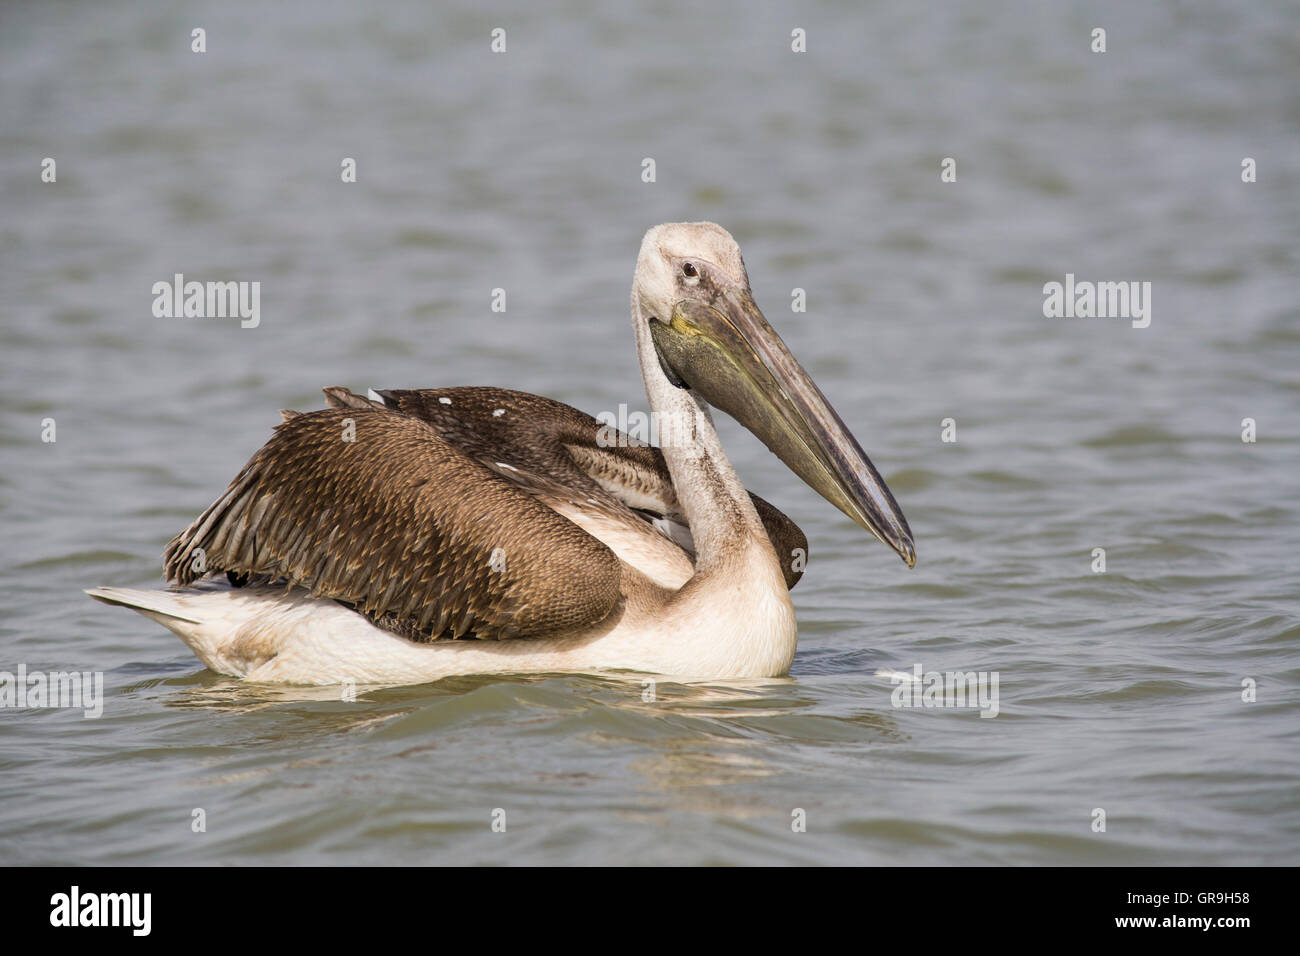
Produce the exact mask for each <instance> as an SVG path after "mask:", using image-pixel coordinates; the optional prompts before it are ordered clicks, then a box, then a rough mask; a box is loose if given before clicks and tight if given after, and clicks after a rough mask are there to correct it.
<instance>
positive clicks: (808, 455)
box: [650, 288, 916, 567]
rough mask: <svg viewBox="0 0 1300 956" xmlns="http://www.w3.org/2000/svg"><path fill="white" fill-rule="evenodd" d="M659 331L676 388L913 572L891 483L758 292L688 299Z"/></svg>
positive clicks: (654, 329)
mask: <svg viewBox="0 0 1300 956" xmlns="http://www.w3.org/2000/svg"><path fill="white" fill-rule="evenodd" d="M650 332H651V335H652V336H653V339H654V344H655V348H656V350H657V351H658V353H659V360H660V363H661V364H662V365H663V366H664V371H665V372H666V373H667V374H668V376H669V378H670V379H674V380H676V381H680V382H684V383H685V384H686V385H687V386H689V387H690V388H692V389H694V390H695V391H697V392H698V393H699V394H700V396H701V397H703V398H704V400H705V401H707V402H708V403H709V404H710V405H713V406H714V407H715V408H719V409H721V410H722V411H724V412H726V413H727V414H728V415H730V416H731V417H733V418H734V419H736V421H738V422H740V423H741V424H742V425H744V426H745V427H746V428H748V429H749V430H750V431H751V432H753V433H754V434H755V435H757V436H758V437H759V439H760V440H762V442H763V444H765V445H766V446H767V447H768V448H769V449H771V450H772V452H773V453H774V454H775V455H776V456H777V457H778V458H780V459H781V461H783V462H785V464H786V466H787V467H789V468H790V470H792V471H793V472H794V473H795V474H797V475H798V476H799V477H800V478H802V479H803V480H804V481H805V482H806V483H807V484H808V485H809V486H810V487H811V488H812V489H813V490H815V491H816V492H817V493H818V494H820V495H821V496H822V497H823V498H825V499H826V500H827V501H829V502H830V503H831V504H833V505H835V507H837V508H839V509H840V510H841V511H843V512H844V513H845V514H846V515H848V516H849V517H850V518H852V519H853V520H854V521H856V522H857V523H858V524H859V525H861V526H862V527H863V528H865V529H866V530H868V531H870V532H871V533H872V534H874V535H875V536H876V537H877V538H879V539H880V540H881V541H882V542H884V543H885V544H887V545H889V546H890V547H891V548H893V549H894V550H895V551H896V552H898V555H899V557H901V558H902V559H903V560H904V561H906V562H907V566H908V567H912V566H913V565H915V564H916V546H915V544H914V543H913V541H912V532H911V530H910V529H909V528H908V526H907V519H906V518H904V517H903V512H902V509H900V508H899V507H898V502H896V501H895V500H894V496H893V495H892V494H891V493H890V491H889V488H888V487H887V486H886V485H885V481H884V479H883V478H881V477H880V473H879V472H877V471H876V469H875V466H873V465H872V464H871V460H870V459H868V458H867V455H866V452H864V451H863V450H862V446H860V445H859V444H858V442H857V439H855V438H854V437H853V434H852V433H851V432H850V431H849V430H848V428H847V427H846V426H845V424H844V422H843V421H842V420H841V419H840V416H839V415H837V414H836V413H835V409H833V408H832V407H831V405H830V403H829V402H828V401H826V397H825V396H824V395H822V393H821V390H820V389H818V388H817V385H816V384H815V383H814V382H813V380H812V379H811V378H810V377H809V376H808V373H807V372H805V371H804V369H803V366H802V365H800V364H799V362H798V361H797V360H796V359H795V357H794V356H793V355H791V354H790V350H789V349H787V348H786V346H785V343H784V342H782V341H781V337H780V336H779V335H777V334H776V331H775V330H774V329H773V328H772V326H770V325H769V324H768V322H767V319H766V318H764V316H763V313H762V312H761V311H759V308H758V306H757V305H756V304H755V303H754V300H753V297H752V296H751V295H750V294H749V292H748V291H746V290H743V289H739V288H731V289H727V290H725V291H722V292H720V293H719V294H718V295H717V296H716V297H715V298H714V300H713V302H712V303H711V304H706V303H704V302H700V301H696V300H691V299H683V300H681V301H679V302H677V303H676V304H675V305H674V306H673V312H672V318H671V321H670V322H669V323H663V322H660V321H652V322H651V323H650Z"/></svg>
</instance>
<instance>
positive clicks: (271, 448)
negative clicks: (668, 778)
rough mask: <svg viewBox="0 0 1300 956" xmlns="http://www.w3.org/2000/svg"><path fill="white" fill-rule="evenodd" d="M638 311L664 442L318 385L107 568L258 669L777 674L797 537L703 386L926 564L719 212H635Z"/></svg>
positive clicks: (339, 674) (472, 396)
mask: <svg viewBox="0 0 1300 956" xmlns="http://www.w3.org/2000/svg"><path fill="white" fill-rule="evenodd" d="M632 327H633V330H634V333H635V339H636V349H637V357H638V359H639V360H640V365H641V377H642V379H643V380H644V383H645V389H646V395H647V396H648V398H649V402H650V409H651V413H652V415H651V419H652V420H653V421H655V422H656V423H657V424H658V426H659V432H660V438H659V447H657V448H656V447H653V446H652V445H650V444H647V443H645V442H642V441H640V440H637V439H635V438H633V437H632V436H629V435H627V434H625V433H623V432H621V431H619V430H618V429H616V428H614V427H613V426H612V425H610V424H609V423H608V422H601V421H599V420H597V419H595V418H592V417H591V416H589V415H586V414H584V413H582V412H580V411H578V410H576V409H573V408H570V407H569V406H567V405H563V404H561V403H559V402H555V401H552V400H550V399H546V398H541V397H539V396H536V395H530V394H527V393H524V392H516V391H509V390H505V389H497V388H479V387H473V388H463V387H462V388H439V389H421V390H397V389H389V390H382V391H374V390H371V391H370V392H369V393H368V394H367V395H364V396H363V395H360V394H357V393H354V392H351V391H349V390H348V389H346V388H337V387H335V388H327V389H325V395H326V399H327V405H328V407H326V408H323V409H320V410H317V411H311V412H305V413H299V412H292V411H286V412H283V413H282V415H283V417H284V422H283V423H282V424H280V425H278V426H277V427H276V428H275V430H274V434H273V435H272V437H271V439H270V440H269V441H267V443H266V444H265V445H263V446H262V447H261V448H260V449H259V450H258V451H257V452H256V453H255V454H254V455H253V457H252V458H251V459H250V460H249V462H248V464H247V465H245V466H244V469H243V470H242V471H241V472H240V473H239V474H238V475H237V476H236V477H235V479H234V480H233V481H232V482H231V483H230V485H229V487H228V488H227V489H226V491H225V493H224V494H222V495H221V497H220V498H218V499H217V500H216V501H215V502H214V503H213V504H212V505H211V506H209V507H208V509H207V510H206V511H204V512H203V513H202V514H201V515H200V516H199V517H198V518H197V519H196V520H195V521H194V522H193V523H192V524H191V525H190V526H189V527H188V528H186V529H185V530H184V531H182V532H181V533H180V534H179V535H177V536H176V537H175V538H174V539H173V540H172V541H171V543H170V544H169V545H168V547H167V550H166V553H165V570H166V576H167V579H168V581H169V582H172V585H173V586H172V587H170V588H169V589H167V590H153V591H143V590H128V589H124V588H115V587H100V588H93V589H91V590H89V591H87V593H88V594H90V595H91V596H92V597H95V598H97V599H99V600H101V601H105V602H107V603H110V604H117V605H122V606H125V607H129V608H132V609H133V610H136V611H138V612H140V613H142V614H144V615H146V616H147V617H150V618H152V619H153V620H155V621H157V622H158V623H160V624H162V625H163V626H164V627H166V628H168V629H169V630H171V631H172V632H174V633H175V634H176V635H178V636H179V637H180V638H181V640H182V641H184V642H185V644H186V645H188V646H189V648H190V649H191V650H192V651H193V652H194V654H195V655H196V656H197V657H198V658H199V660H200V661H202V662H203V663H204V664H205V665H206V666H207V667H209V668H211V669H212V670H214V671H217V672H219V673H222V674H227V675H230V676H233V677H239V678H243V679H245V680H249V681H261V682H274V683H290V684H338V683H347V682H355V683H358V684H414V683H424V682H427V681H432V680H437V679H439V678H443V677H448V676H452V675H465V674H504V673H515V674H518V673H593V672H609V671H632V672H637V673H640V674H658V675H666V676H670V677H673V678H677V679H683V680H718V679H732V678H737V679H741V678H765V677H780V676H784V675H785V674H786V673H787V672H788V670H789V668H790V664H791V662H792V660H793V659H794V654H795V645H796V642H797V628H796V625H795V614H794V606H793V605H792V604H791V602H790V593H789V592H790V588H792V587H793V586H794V585H795V583H796V582H797V581H798V580H799V577H800V575H801V573H802V569H803V566H804V562H805V561H806V556H807V546H808V542H807V539H806V538H805V537H804V535H803V533H802V532H801V531H800V530H799V528H798V527H797V526H796V525H795V524H794V523H793V522H792V521H791V520H790V519H789V518H787V517H786V516H785V515H783V514H782V513H781V512H780V511H778V510H777V509H776V508H774V507H773V506H772V505H770V504H768V503H767V502H766V501H764V500H762V499H761V498H759V497H758V496H756V495H751V494H750V493H748V492H747V491H746V490H745V488H744V486H743V485H742V484H741V482H740V479H739V478H738V477H737V476H736V472H735V470H734V469H733V468H732V466H731V463H730V462H729V461H728V460H727V456H726V455H725V454H724V453H723V450H722V445H721V442H720V441H719V439H718V434H717V432H716V431H715V429H714V426H713V420H712V417H711V412H710V408H716V409H720V410H722V411H723V412H726V413H727V414H729V415H731V416H732V417H734V418H735V419H736V420H738V421H739V422H740V423H741V424H742V425H744V426H745V427H746V428H748V429H749V430H750V431H751V432H753V433H754V434H755V435H757V436H758V438H760V439H761V440H762V441H763V443H764V444H765V445H767V447H768V448H769V449H771V450H772V451H773V452H774V453H775V454H776V455H777V457H779V458H780V459H781V461H783V462H784V463H785V464H786V465H787V466H788V467H789V468H790V469H791V470H792V471H793V472H794V473H795V474H796V475H798V476H799V477H800V478H801V479H803V481H804V482H806V483H807V484H808V485H809V486H811V487H812V488H813V489H814V490H815V491H817V492H818V493H819V494H821V495H822V496H823V497H824V498H826V500H827V501H829V502H830V503H831V504H833V505H835V506H836V507H837V508H839V509H840V510H841V511H842V512H844V513H845V514H846V515H848V517H850V518H852V519H853V520H854V521H855V522H857V523H858V524H859V525H861V526H862V527H863V528H864V529H866V530H867V531H869V532H871V533H872V534H873V535H875V536H876V537H877V538H878V539H879V540H880V541H882V542H883V543H884V544H887V545H888V546H889V547H891V548H892V549H893V550H894V551H895V552H897V553H898V555H899V556H900V557H901V558H902V559H903V560H904V561H905V562H906V563H907V565H908V567H912V566H913V565H914V564H915V563H916V550H915V546H914V544H913V540H912V533H911V531H910V530H909V528H908V526H907V520H906V519H905V518H904V517H903V513H902V510H901V509H900V508H899V506H898V504H897V502H895V501H894V497H893V495H892V494H891V493H890V491H889V489H888V487H887V486H886V485H885V482H884V480H883V479H882V478H881V477H880V474H879V473H878V472H877V471H876V469H875V467H874V466H873V465H872V464H871V462H870V461H869V460H868V458H867V456H866V454H865V453H864V452H863V450H862V448H861V447H860V446H859V445H858V442H857V441H856V439H854V437H853V435H852V434H851V433H850V432H849V430H848V428H847V427H846V426H845V425H844V423H843V421H841V420H840V417H839V415H837V414H836V412H835V410H834V409H833V408H831V406H830V404H829V402H827V400H826V398H825V397H824V396H823V395H822V393H821V391H820V390H819V389H818V388H817V386H816V385H815V384H814V383H813V381H812V379H811V378H809V376H808V373H807V372H805V371H804V369H803V367H802V366H801V365H800V364H799V363H798V362H797V361H796V360H795V358H794V356H793V355H791V354H790V352H789V350H788V349H787V348H786V346H785V343H784V342H782V341H781V338H780V337H779V336H778V335H777V334H776V332H775V331H774V330H773V329H772V327H771V326H770V325H769V324H768V323H767V320H766V319H765V318H764V316H763V313H762V312H760V311H759V309H758V306H757V305H756V304H755V303H754V299H753V296H752V294H751V292H750V287H749V277H748V274H747V273H746V271H745V264H744V261H743V260H742V259H741V255H740V248H739V247H738V246H737V245H736V242H735V240H734V239H733V238H732V237H731V234H730V233H728V232H727V231H726V230H725V229H723V228H722V227H720V226H718V225H716V224H714V223H710V222H696V223H669V224H665V225H660V226H656V227H654V228H653V229H651V230H649V231H648V232H647V233H646V234H645V238H644V240H643V241H642V243H641V251H640V254H639V256H638V259H637V265H636V274H635V277H634V279H633V285H632Z"/></svg>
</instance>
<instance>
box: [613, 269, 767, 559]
mask: <svg viewBox="0 0 1300 956" xmlns="http://www.w3.org/2000/svg"><path fill="white" fill-rule="evenodd" d="M632 323H633V327H634V328H635V331H636V348H637V358H638V359H639V360H640V363H641V378H642V380H643V381H644V382H645V390H646V396H647V397H648V398H649V399H650V410H651V412H652V413H653V415H654V419H653V420H654V421H655V422H656V424H657V426H658V434H659V446H660V450H661V451H662V452H663V456H664V463H665V464H666V465H667V466H668V473H669V474H670V475H671V476H672V479H673V488H674V490H675V491H676V493H677V501H678V503H679V504H680V505H681V506H682V511H683V512H684V513H685V515H686V521H687V524H689V525H690V529H691V537H692V538H693V539H694V542H695V566H696V570H697V572H698V571H707V570H709V569H710V568H712V567H715V566H717V565H718V564H720V563H721V562H722V561H723V560H724V559H725V558H727V557H728V556H730V555H732V554H735V553H736V552H738V551H740V550H743V549H744V548H745V546H746V545H747V544H749V543H750V542H752V541H755V540H759V541H763V542H766V541H767V532H766V531H765V530H764V528H763V523H762V522H761V521H760V520H759V517H758V512H757V511H755V510H754V502H753V501H752V500H751V499H750V497H749V493H748V492H747V491H745V486H744V485H742V484H741V483H740V478H739V477H738V476H737V475H736V470H735V469H734V468H732V467H731V462H730V461H728V460H727V456H726V454H725V453H724V452H723V450H722V442H721V441H720V440H719V438H718V432H717V430H716V429H715V428H714V427H713V417H712V416H711V415H710V414H709V409H708V406H707V405H705V404H704V402H703V401H701V400H700V399H699V398H698V397H697V396H696V395H695V393H694V392H693V391H691V390H690V389H687V388H678V387H677V386H675V385H673V384H672V383H671V382H670V381H668V377H667V376H666V375H665V374H664V371H663V368H662V367H661V366H660V364H659V356H658V354H657V353H656V351H655V346H654V340H653V338H652V337H651V335H650V327H649V325H648V320H647V319H646V318H644V317H643V313H642V309H641V303H640V298H639V296H638V295H637V292H636V290H635V289H634V290H633V292H632Z"/></svg>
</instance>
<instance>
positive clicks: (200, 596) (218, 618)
mask: <svg viewBox="0 0 1300 956" xmlns="http://www.w3.org/2000/svg"><path fill="white" fill-rule="evenodd" d="M86 593H87V594H89V595H90V596H91V597H93V598H94V599H95V600H97V601H103V602H104V603H105V604H117V605H120V606H122V607H129V608H130V609H131V610H133V611H138V612H139V613H141V614H143V615H144V616H145V617H147V618H150V619H151V620H154V621H157V622H158V623H159V624H161V625H162V626H163V627H165V628H167V630H169V631H171V632H172V633H173V634H175V635H176V636H177V637H179V638H180V639H181V640H182V641H184V642H185V644H186V646H187V647H189V649H190V650H191V651H193V652H194V656H195V657H197V658H198V659H199V660H200V661H202V662H203V663H204V664H205V665H207V666H208V667H210V668H211V669H212V670H214V671H216V672H217V673H219V674H228V675H230V676H231V677H245V678H250V679H253V680H260V681H275V682H287V683H295V684H338V683H342V682H343V681H344V680H355V681H356V682H357V683H377V684H382V683H419V682H420V681H421V679H422V680H432V679H435V678H436V677H439V676H443V675H442V674H440V673H433V674H432V675H431V676H427V677H426V676H424V672H425V670H427V669H428V666H429V665H428V664H427V663H425V659H426V658H427V657H429V656H430V647H431V645H426V644H414V643H412V642H410V641H407V640H405V639H403V638H400V637H397V636H395V635H393V634H389V633H388V632H386V631H382V630H380V629H379V628H377V627H375V626H374V625H373V624H371V623H370V621H369V620H368V619H367V618H366V617H365V616H364V615H362V614H358V613H357V612H356V611H353V610H352V609H351V608H347V607H344V606H343V605H341V604H339V603H338V602H336V601H330V600H323V599H317V598H313V597H311V596H310V595H308V594H306V593H305V592H303V591H301V590H299V591H297V592H295V593H293V594H288V593H286V591H285V589H284V588H283V587H266V586H249V587H243V588H232V587H229V586H226V585H225V584H224V582H218V581H215V580H210V581H204V582H203V583H202V584H200V585H198V586H194V587H185V588H170V589H167V590H157V591H142V590H136V589H134V588H113V587H103V588H90V589H89V590H87V591H86ZM436 656H437V657H439V658H443V657H444V655H442V654H438V655H436ZM417 666H418V668H419V673H418V674H415V677H417V678H420V679H408V676H410V675H411V674H412V673H413V668H415V667H417Z"/></svg>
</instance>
